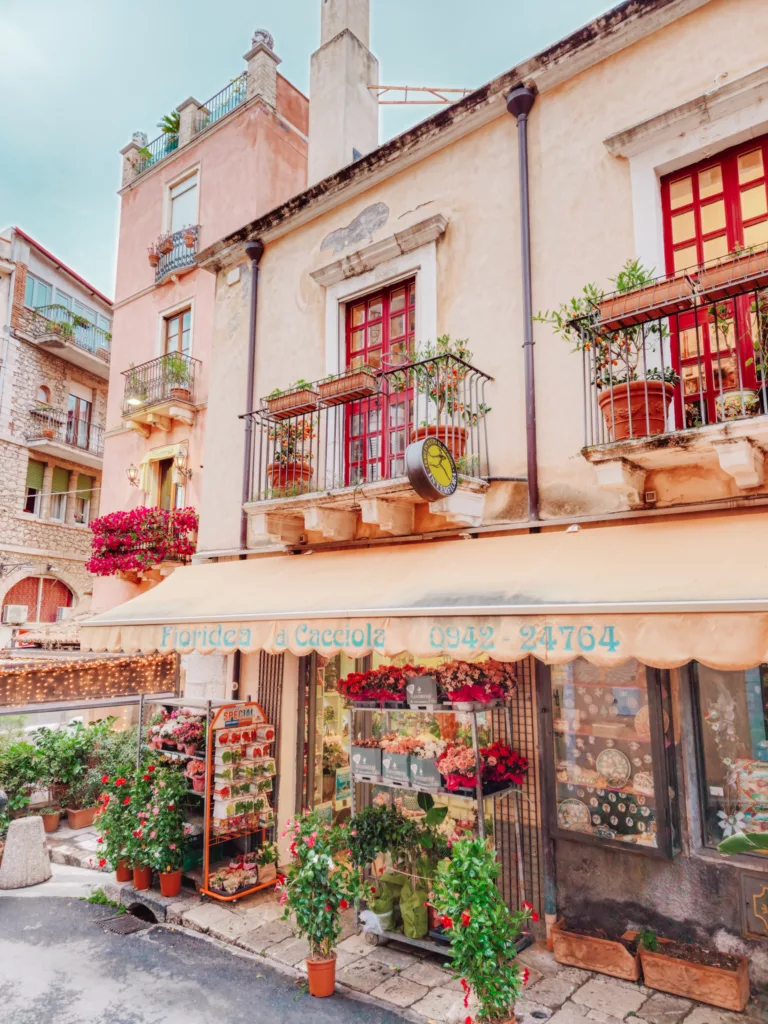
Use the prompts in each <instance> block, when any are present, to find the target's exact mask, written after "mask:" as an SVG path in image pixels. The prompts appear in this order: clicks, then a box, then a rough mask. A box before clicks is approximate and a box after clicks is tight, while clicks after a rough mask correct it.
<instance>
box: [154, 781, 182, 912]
mask: <svg viewBox="0 0 768 1024" xmlns="http://www.w3.org/2000/svg"><path fill="white" fill-rule="evenodd" d="M149 781H150V786H151V789H150V793H149V800H148V801H147V803H146V813H147V817H146V823H145V825H144V832H145V836H146V839H147V863H148V865H149V866H150V867H152V868H154V869H155V870H156V871H157V873H158V875H159V876H160V892H161V894H162V895H163V896H178V894H179V892H180V891H181V873H182V866H183V863H184V808H183V806H182V801H183V797H184V793H185V792H186V786H185V784H184V775H183V774H182V773H181V772H180V771H179V770H178V768H177V767H176V766H174V767H171V768H165V767H161V768H158V769H157V771H156V772H155V773H154V774H153V775H152V776H151V779H150V780H149Z"/></svg>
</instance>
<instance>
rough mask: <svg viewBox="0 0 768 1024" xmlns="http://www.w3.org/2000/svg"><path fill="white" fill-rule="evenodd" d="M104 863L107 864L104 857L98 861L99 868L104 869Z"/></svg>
mask: <svg viewBox="0 0 768 1024" xmlns="http://www.w3.org/2000/svg"><path fill="white" fill-rule="evenodd" d="M106 863H107V862H106V860H105V858H104V857H102V858H101V860H100V861H99V867H100V868H103V867H104V865H105V864H106Z"/></svg>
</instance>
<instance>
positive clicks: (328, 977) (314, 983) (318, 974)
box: [306, 953, 336, 999]
mask: <svg viewBox="0 0 768 1024" xmlns="http://www.w3.org/2000/svg"><path fill="white" fill-rule="evenodd" d="M306 963H307V979H308V982H309V994H310V995H311V996H314V997H315V998H316V999H326V998H327V997H328V996H332V995H333V993H334V990H335V988H336V954H335V953H334V955H333V958H332V959H330V960H307V962H306Z"/></svg>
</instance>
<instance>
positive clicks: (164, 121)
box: [157, 110, 181, 135]
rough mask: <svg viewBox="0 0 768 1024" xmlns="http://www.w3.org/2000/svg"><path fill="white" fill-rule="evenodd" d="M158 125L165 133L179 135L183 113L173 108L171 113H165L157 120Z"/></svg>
mask: <svg viewBox="0 0 768 1024" xmlns="http://www.w3.org/2000/svg"><path fill="white" fill-rule="evenodd" d="M157 127H158V128H159V129H160V131H161V132H162V133H163V135H178V134H179V129H180V128H181V114H180V113H179V112H178V110H172V111H171V112H170V114H163V116H162V118H161V119H160V120H159V121H158V122H157Z"/></svg>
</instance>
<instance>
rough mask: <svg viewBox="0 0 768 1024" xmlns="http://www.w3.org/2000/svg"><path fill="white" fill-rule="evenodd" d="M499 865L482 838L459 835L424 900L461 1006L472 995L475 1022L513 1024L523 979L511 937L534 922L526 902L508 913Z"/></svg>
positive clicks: (524, 975)
mask: <svg viewBox="0 0 768 1024" xmlns="http://www.w3.org/2000/svg"><path fill="white" fill-rule="evenodd" d="M499 870H500V869H499V864H498V863H497V861H496V856H495V853H494V851H493V849H492V847H491V846H490V845H489V843H487V842H486V841H485V840H482V839H461V840H459V841H458V842H455V843H454V844H453V849H452V856H451V859H450V860H449V861H447V862H446V863H445V866H444V869H443V870H442V871H440V870H439V871H438V872H437V875H436V877H435V879H434V885H433V890H434V891H433V893H432V894H431V897H430V903H431V904H432V905H433V906H434V907H435V909H436V911H437V913H438V914H439V915H440V923H441V924H442V925H443V927H444V928H445V931H446V932H447V934H448V936H449V937H450V940H451V949H452V952H453V959H452V961H451V967H452V970H453V974H454V977H455V978H456V979H457V980H459V981H460V982H461V984H462V988H463V990H464V993H465V1005H466V1006H469V1001H470V999H471V998H473V997H474V1000H475V1003H476V1008H475V1010H474V1018H473V1017H472V1016H470V1017H468V1018H467V1020H468V1021H469V1022H472V1021H473V1020H474V1022H476V1024H514V1021H515V1002H516V1001H517V999H518V998H519V996H520V993H521V992H522V990H523V986H524V985H525V983H526V981H527V979H528V971H527V970H526V969H525V968H523V967H521V966H520V964H519V963H518V962H517V959H516V957H517V950H516V948H515V941H516V939H517V938H518V936H519V935H520V933H521V931H522V929H523V926H524V924H525V923H526V922H527V921H529V920H533V921H537V920H538V916H537V915H536V913H535V912H534V911H533V909H532V908H531V906H530V904H523V907H522V908H521V909H520V910H518V911H514V912H513V911H510V910H509V908H508V907H507V905H506V903H505V902H504V898H503V897H502V895H501V893H500V892H499V889H498V887H497V884H496V879H497V878H498V875H499Z"/></svg>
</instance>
